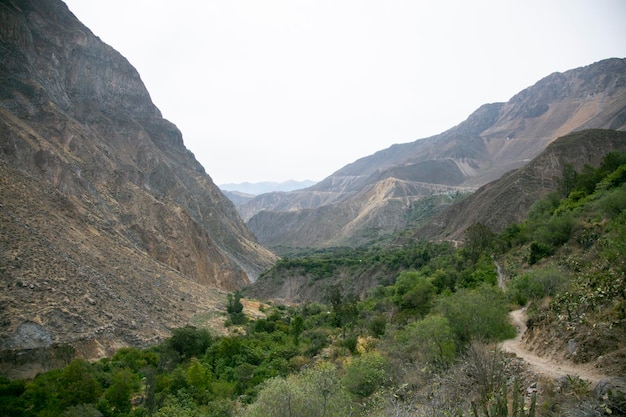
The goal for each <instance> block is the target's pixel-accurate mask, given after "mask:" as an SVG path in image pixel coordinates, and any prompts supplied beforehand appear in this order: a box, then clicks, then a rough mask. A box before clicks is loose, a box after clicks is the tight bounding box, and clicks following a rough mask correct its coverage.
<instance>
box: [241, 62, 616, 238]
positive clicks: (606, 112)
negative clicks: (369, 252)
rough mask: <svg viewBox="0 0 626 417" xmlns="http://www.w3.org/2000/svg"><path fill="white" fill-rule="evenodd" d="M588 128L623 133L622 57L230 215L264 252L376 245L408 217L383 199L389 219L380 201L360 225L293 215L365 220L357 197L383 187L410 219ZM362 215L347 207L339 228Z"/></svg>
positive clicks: (552, 78) (551, 80)
mask: <svg viewBox="0 0 626 417" xmlns="http://www.w3.org/2000/svg"><path fill="white" fill-rule="evenodd" d="M590 128H603V129H615V130H623V129H625V128H626V59H608V60H604V61H600V62H597V63H595V64H592V65H589V66H587V67H583V68H577V69H574V70H570V71H566V72H564V73H555V74H552V75H549V76H547V77H546V78H544V79H542V80H540V81H539V82H538V83H537V84H535V85H534V86H532V87H529V88H527V89H526V90H524V91H522V92H520V93H519V94H517V95H515V96H514V97H512V98H511V100H509V101H508V102H507V103H492V104H486V105H484V106H481V107H480V108H479V109H478V110H476V111H475V112H474V113H473V114H471V115H470V116H469V118H468V119H467V120H466V121H464V122H463V123H461V124H459V125H458V126H455V127H453V128H451V129H450V130H448V131H446V132H443V133H441V134H440V135H436V136H433V137H430V138H426V139H421V140H417V141H415V142H411V143H405V144H398V145H393V146H391V147H389V148H387V149H384V150H382V151H379V152H377V153H375V154H373V155H370V156H367V157H365V158H362V159H359V160H357V161H355V162H353V163H352V164H349V165H347V166H346V167H344V168H342V169H340V170H339V171H337V172H335V173H334V174H332V175H331V176H329V177H328V178H326V179H325V180H323V181H321V182H320V183H318V184H316V185H314V186H312V187H309V188H308V189H305V190H299V191H297V192H293V193H281V194H277V193H273V194H265V195H261V196H258V197H256V198H254V199H252V200H251V201H249V202H246V203H245V204H243V205H242V206H239V207H238V210H240V212H242V213H244V216H245V218H246V219H248V218H249V220H247V224H248V225H249V226H250V228H251V230H252V231H253V232H254V233H255V235H256V236H257V237H258V238H259V240H260V241H261V242H262V243H264V244H266V245H268V246H270V247H272V246H277V245H286V246H318V247H319V246H322V247H323V246H330V245H334V244H359V243H363V240H362V239H358V238H356V239H355V233H357V234H361V235H363V236H364V235H368V236H371V237H380V236H382V235H384V234H387V233H388V232H389V230H394V229H398V230H401V229H403V228H405V227H406V226H407V216H406V215H405V216H401V215H400V216H399V215H397V211H398V204H397V201H396V200H394V199H391V200H389V201H388V209H389V211H388V209H387V208H385V207H384V206H385V204H384V203H382V202H381V203H380V204H378V205H377V207H378V209H377V213H378V214H377V215H376V216H369V215H368V216H367V217H368V218H369V219H370V220H369V221H368V222H360V226H359V227H358V228H351V229H350V230H346V229H345V228H343V227H342V225H341V224H332V223H326V224H320V223H319V222H318V220H316V219H317V218H318V217H319V216H318V215H314V214H312V213H308V212H307V214H306V215H303V213H300V212H299V211H302V210H314V211H315V210H318V211H324V213H326V215H331V216H333V215H334V216H335V217H337V218H339V217H341V216H343V215H349V214H347V212H346V210H345V207H346V206H350V207H353V208H355V207H361V208H362V210H366V211H367V212H368V213H370V214H371V213H372V212H371V210H370V208H371V207H370V205H369V204H367V201H365V200H363V198H366V199H367V198H368V197H367V196H368V195H370V194H371V193H375V192H376V190H378V189H381V188H385V187H386V184H387V185H388V183H389V181H397V182H399V183H402V184H403V186H402V187H401V188H402V190H405V191H406V194H404V195H403V196H402V199H403V200H404V201H405V202H408V204H405V205H404V206H405V213H408V212H410V207H411V206H412V204H413V203H415V202H416V201H419V200H420V199H422V198H424V196H427V195H432V194H437V193H444V194H445V193H450V192H456V191H458V192H466V191H473V190H476V189H477V188H479V187H480V186H482V185H485V184H487V183H489V182H491V181H493V180H495V179H497V178H499V177H500V176H502V175H503V174H505V173H506V172H509V171H511V170H513V169H516V168H519V167H521V166H524V165H525V164H526V163H528V161H530V160H531V159H532V158H534V157H536V156H537V155H539V154H540V153H541V152H542V151H543V150H544V149H546V147H547V146H548V145H549V144H550V143H551V142H553V141H554V140H555V139H557V138H558V137H561V136H564V135H566V134H569V133H571V132H575V131H580V130H584V129H590ZM407 184H410V185H407ZM392 194H393V195H394V196H396V197H397V196H398V195H399V193H397V192H394V193H392ZM261 212H263V213H261ZM256 213H259V214H256ZM330 213H334V214H330ZM342 213H343V214H342ZM362 215H363V212H362V211H361V210H360V209H355V210H354V212H353V214H352V217H351V218H349V219H345V220H344V223H347V222H352V221H353V220H355V219H357V218H359V217H361V218H363V216H362ZM255 217H256V218H255ZM387 217H390V218H394V219H396V220H395V223H394V224H393V226H392V227H386V228H379V229H378V230H379V233H374V235H373V236H372V233H363V232H364V230H365V229H368V230H371V231H375V230H377V228H378V227H379V226H378V224H379V223H381V222H385V221H386V218H387ZM294 227H295V228H297V230H299V231H300V233H298V234H297V236H298V239H299V241H295V240H294V239H293V238H292V236H296V234H295V233H294V230H295V229H293V228H294ZM320 228H327V229H325V230H320ZM268 233H269V234H268ZM307 234H308V235H309V236H312V237H316V236H322V235H323V236H327V238H323V239H318V238H315V239H310V240H307V239H306V238H303V237H302V236H303V235H304V236H306V235H307Z"/></svg>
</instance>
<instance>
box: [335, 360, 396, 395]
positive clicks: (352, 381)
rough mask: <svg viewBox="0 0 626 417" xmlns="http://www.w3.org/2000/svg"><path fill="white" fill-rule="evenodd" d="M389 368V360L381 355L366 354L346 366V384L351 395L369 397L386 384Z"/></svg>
mask: <svg viewBox="0 0 626 417" xmlns="http://www.w3.org/2000/svg"><path fill="white" fill-rule="evenodd" d="M387 367H388V362H387V359H386V358H385V357H384V356H382V355H381V354H380V353H378V352H366V353H364V354H362V355H360V356H356V357H354V358H353V359H352V361H351V362H350V363H349V364H348V365H347V366H346V375H345V377H344V384H345V386H346V388H347V389H348V391H349V392H350V393H352V394H354V395H358V396H360V397H368V396H370V395H371V394H372V393H374V391H376V390H377V389H379V388H381V387H382V386H383V384H384V383H385V381H386V379H387V371H386V369H387Z"/></svg>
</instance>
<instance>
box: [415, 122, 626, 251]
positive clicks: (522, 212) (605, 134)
mask: <svg viewBox="0 0 626 417" xmlns="http://www.w3.org/2000/svg"><path fill="white" fill-rule="evenodd" d="M610 151H619V152H626V132H624V131H615V130H600V129H592V130H584V131H581V132H576V133H572V134H569V135H567V136H564V137H561V138H559V139H557V140H556V141H554V142H553V143H551V144H550V145H549V146H548V147H547V148H546V150H545V151H544V152H543V153H541V155H539V156H537V157H536V158H535V159H533V160H532V161H531V162H529V163H528V164H527V165H525V166H524V167H522V168H519V169H517V170H513V171H511V172H508V173H506V174H505V175H503V176H502V177H501V178H500V179H498V180H496V181H493V182H491V183H489V184H486V185H484V186H482V187H481V188H479V189H478V190H477V191H476V192H475V193H473V194H472V195H471V196H469V197H468V198H466V199H464V200H463V201H460V202H459V203H457V204H454V205H453V206H451V207H449V208H448V209H447V210H445V211H443V212H441V213H439V214H438V215H436V216H434V217H433V218H432V219H431V220H430V221H429V222H428V223H427V224H425V225H424V226H422V227H420V228H418V229H417V230H416V231H414V232H413V236H414V237H419V238H425V239H433V240H453V241H458V240H463V238H464V237H463V233H464V231H465V230H466V229H467V228H468V227H469V226H471V225H472V224H474V223H482V224H484V225H485V226H487V227H489V228H490V229H491V230H492V231H494V232H500V231H502V229H504V228H505V227H506V226H508V225H509V224H511V223H514V222H521V221H522V220H523V219H524V218H525V217H526V214H527V213H528V210H529V209H530V207H531V206H532V205H533V204H534V203H535V202H536V201H538V200H540V199H541V198H543V197H545V196H546V195H547V194H548V193H550V192H553V191H557V190H558V188H559V186H560V183H561V178H562V175H563V168H564V167H565V165H566V164H569V165H571V166H572V167H573V168H574V170H575V171H576V172H581V171H582V170H583V168H584V166H585V165H590V166H594V167H596V166H598V165H600V162H602V158H604V156H605V155H606V154H607V153H609V152H610Z"/></svg>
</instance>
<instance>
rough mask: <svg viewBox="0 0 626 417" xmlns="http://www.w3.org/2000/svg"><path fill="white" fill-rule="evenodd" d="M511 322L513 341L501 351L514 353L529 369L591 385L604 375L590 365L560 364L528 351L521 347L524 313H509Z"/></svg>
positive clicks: (508, 341) (524, 322)
mask: <svg viewBox="0 0 626 417" xmlns="http://www.w3.org/2000/svg"><path fill="white" fill-rule="evenodd" d="M510 317H511V322H512V323H513V325H514V326H515V327H516V328H517V336H516V337H515V339H509V340H505V341H504V342H502V344H501V348H502V350H504V351H505V352H509V353H514V354H516V355H517V356H518V357H520V358H522V359H523V360H524V361H526V363H528V365H529V367H530V369H531V370H532V371H534V372H537V373H540V374H542V375H545V376H548V377H551V378H555V379H556V378H559V377H563V376H566V375H571V376H577V377H579V378H581V379H584V380H587V381H589V382H591V383H594V384H596V383H598V381H600V380H601V379H603V378H606V376H605V375H601V374H600V373H598V372H597V370H596V369H594V368H593V367H592V366H590V365H584V364H575V363H571V362H561V361H557V360H554V359H551V358H542V357H540V356H537V355H536V354H535V353H533V352H531V351H528V350H526V349H525V348H524V346H523V345H522V343H521V341H522V336H523V335H524V333H525V332H526V311H525V309H519V310H515V311H512V312H511V313H510Z"/></svg>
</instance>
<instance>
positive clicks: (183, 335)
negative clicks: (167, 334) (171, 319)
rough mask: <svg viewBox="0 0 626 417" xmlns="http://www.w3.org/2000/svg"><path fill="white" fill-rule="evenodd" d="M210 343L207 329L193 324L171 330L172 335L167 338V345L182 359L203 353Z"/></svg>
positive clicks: (210, 339)
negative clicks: (198, 327)
mask: <svg viewBox="0 0 626 417" xmlns="http://www.w3.org/2000/svg"><path fill="white" fill-rule="evenodd" d="M212 343H213V339H212V337H211V334H210V333H209V331H208V330H206V329H197V328H196V327H194V326H185V327H183V328H180V329H174V330H172V337H171V338H170V339H169V346H170V347H171V348H172V349H174V350H175V351H176V352H178V354H179V355H180V356H181V357H182V358H184V359H188V358H191V357H193V356H196V357H198V356H200V355H203V354H204V353H205V352H206V350H207V349H208V348H209V347H210V346H211V344H212Z"/></svg>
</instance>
